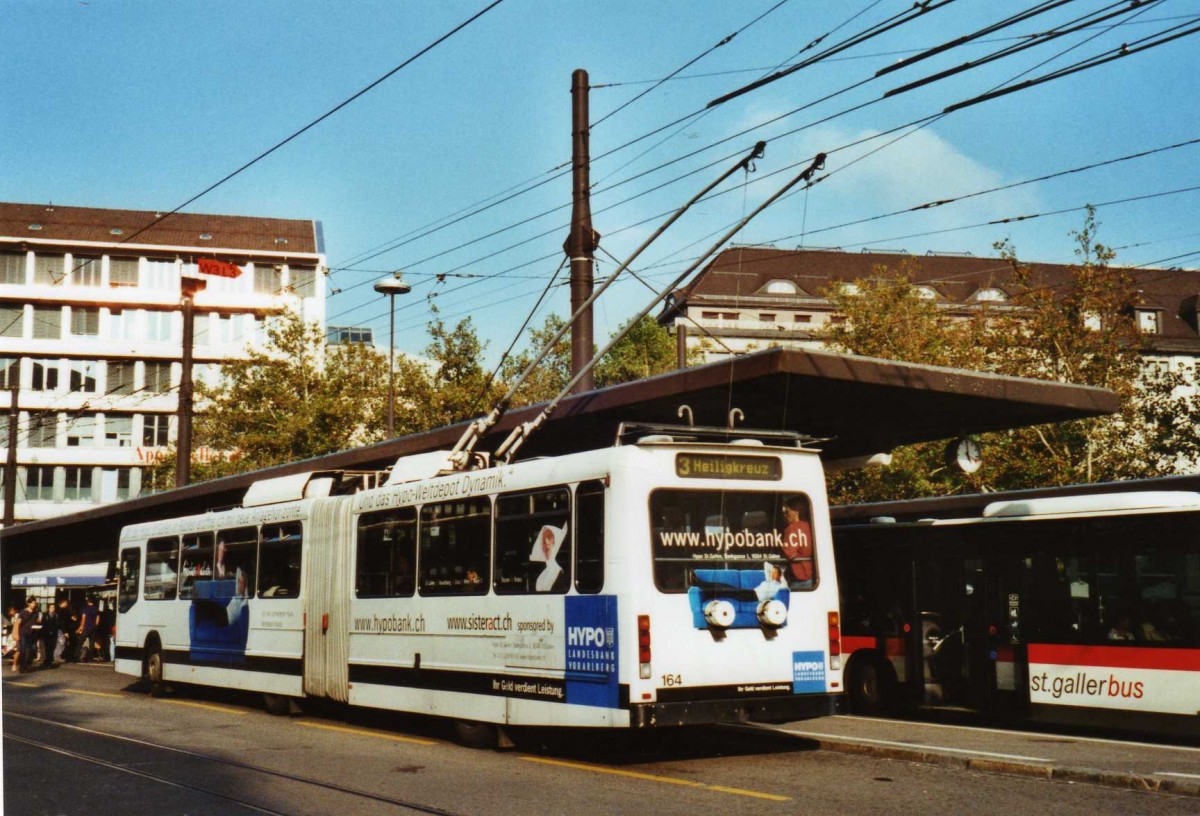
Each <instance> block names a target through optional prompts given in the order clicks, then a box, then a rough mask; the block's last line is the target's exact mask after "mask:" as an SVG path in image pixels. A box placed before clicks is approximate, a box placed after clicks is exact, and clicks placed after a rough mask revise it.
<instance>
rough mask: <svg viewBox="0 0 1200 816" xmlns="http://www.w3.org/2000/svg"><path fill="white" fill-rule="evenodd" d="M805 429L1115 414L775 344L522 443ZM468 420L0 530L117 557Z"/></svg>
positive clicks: (956, 374)
mask: <svg viewBox="0 0 1200 816" xmlns="http://www.w3.org/2000/svg"><path fill="white" fill-rule="evenodd" d="M682 405H687V406H689V407H690V408H691V410H692V416H693V418H694V422H695V424H696V425H707V426H718V427H725V426H726V425H727V424H728V422H729V417H730V414H731V412H732V410H733V409H735V408H737V409H740V410H741V412H742V414H743V416H744V419H741V420H739V421H738V425H739V426H743V427H747V428H767V429H773V430H788V431H797V432H799V433H802V434H805V435H808V436H812V437H817V438H820V439H824V440H826V441H824V442H822V443H820V444H819V445H818V446H819V447H820V448H821V450H822V457H823V458H824V459H826V460H827V461H832V460H840V459H849V458H854V457H859V456H869V455H872V454H875V453H882V452H887V451H890V450H891V449H892V448H894V447H897V446H900V445H906V444H911V443H914V442H922V441H929V440H936V439H947V438H952V437H957V436H961V435H965V434H977V433H983V432H986V431H996V430H1003V429H1007V428H1016V427H1023V426H1027V425H1038V424H1043V423H1048V422H1062V421H1067V420H1073V419H1082V418H1085V417H1094V416H1101V415H1104V414H1109V413H1113V412H1114V411H1116V410H1117V407H1118V403H1117V398H1116V396H1115V395H1114V394H1112V393H1111V392H1110V391H1107V390H1104V389H1099V388H1092V387H1088V386H1077V385H1066V384H1063V383H1056V382H1048V381H1042V380H1029V379H1023V378H1018V377H1003V376H999V375H994V374H986V373H978V372H970V371H963V370H959V369H949V368H939V367H935V366H926V365H918V364H913V363H901V362H895V361H891V360H879V359H873V358H868V357H857V356H853V355H844V354H833V353H826V352H816V351H807V350H796V349H780V348H776V349H768V350H766V351H762V352H757V353H754V354H747V355H744V356H740V357H733V358H730V359H728V360H724V361H720V362H716V363H711V364H709V365H705V366H700V367H697V368H689V369H685V370H681V371H675V372H671V373H669V374H663V375H660V376H657V377H651V378H649V379H645V380H638V381H635V382H630V383H624V384H621V385H615V386H611V387H609V388H602V389H598V390H596V391H588V392H585V393H583V394H577V395H573V396H571V397H569V398H567V399H566V400H564V401H563V402H562V404H561V405H560V406H559V408H558V410H557V411H556V412H555V413H554V415H553V416H552V417H551V418H550V419H549V420H548V421H547V423H546V424H545V426H544V427H543V428H542V429H541V430H540V431H539V432H538V433H536V434H535V435H533V436H532V437H531V438H530V440H529V441H528V442H527V443H526V444H525V446H524V447H523V448H522V449H521V453H520V456H521V458H530V457H534V456H554V455H560V454H564V453H570V452H573V451H580V450H589V449H593V448H597V447H606V446H609V445H612V444H613V441H614V439H615V435H616V432H617V428H618V426H619V425H620V423H622V422H639V423H653V424H681V423H683V422H685V420H681V419H680V418H679V408H680V406H682ZM538 411H539V406H536V405H535V406H529V407H526V408H521V409H516V410H513V411H511V412H509V413H508V414H507V415H506V416H505V417H504V418H503V419H502V420H501V421H500V423H499V424H498V425H497V426H496V427H495V428H494V429H492V431H491V432H490V433H489V434H488V435H487V436H486V437H484V439H483V440H481V442H480V445H479V446H478V449H479V450H491V449H494V448H495V447H496V446H497V445H498V444H499V442H500V441H501V440H502V439H503V438H504V437H505V436H507V434H508V432H509V431H510V430H511V429H512V428H514V427H515V426H516V425H517V424H518V423H521V422H525V421H528V420H530V419H532V418H533V417H534V416H535V415H536V414H537V412H538ZM465 428H466V423H460V424H458V425H452V426H448V427H443V428H438V429H435V430H432V431H426V432H423V433H418V434H413V435H410V436H404V437H399V438H396V439H390V440H387V441H385V442H380V443H377V444H374V445H369V446H366V447H362V448H355V449H352V450H346V451H339V452H337V453H333V454H329V455H326V456H320V457H316V458H313V459H307V460H303V461H299V462H292V463H289V464H286V465H279V466H276V467H272V468H268V469H265V470H261V471H255V472H252V473H245V474H239V475H237V476H229V477H225V478H222V479H215V480H212V481H209V482H202V483H200V484H194V485H189V486H187V487H183V488H176V489H174V490H168V491H164V492H161V493H155V494H152V495H149V496H142V497H140V498H136V499H132V500H130V501H126V502H121V503H118V504H111V505H105V506H103V507H97V508H93V509H89V510H85V511H83V512H79V513H72V514H70V515H66V516H60V517H58V518H54V519H47V520H43V521H36V522H30V523H28V524H20V525H17V526H14V527H13V528H11V529H8V530H4V531H2V532H0V548H2V549H0V555H2V556H3V561H4V572H5V574H6V575H11V574H12V573H14V572H18V571H30V570H41V569H48V568H51V567H55V566H61V565H67V564H73V563H79V562H83V561H95V560H98V559H107V558H112V557H114V555H115V552H116V547H117V540H118V536H119V533H120V529H121V528H122V527H124V526H125V525H127V524H133V523H137V522H141V521H148V520H152V519H160V518H171V517H174V516H181V515H189V514H193V513H201V512H204V511H206V510H210V509H213V508H218V507H228V506H233V505H238V504H240V503H241V501H242V496H243V494H244V493H245V491H246V488H247V487H249V485H250V484H252V483H253V482H255V481H258V480H260V479H265V478H272V477H276V476H286V475H290V474H293V473H301V472H308V471H317V470H374V469H383V468H387V467H390V466H391V465H392V464H394V463H395V461H396V460H397V459H398V458H399V457H401V456H406V455H412V454H416V453H423V452H427V451H434V450H446V449H449V448H451V447H453V446H454V444H455V442H456V441H457V440H458V439H459V437H460V436H461V435H462V433H463V431H464V429H465Z"/></svg>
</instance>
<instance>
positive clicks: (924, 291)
mask: <svg viewBox="0 0 1200 816" xmlns="http://www.w3.org/2000/svg"><path fill="white" fill-rule="evenodd" d="M913 291H914V292H915V293H916V295H917V297H919V298H920V299H921V300H937V299H938V293H937V290H936V289H934V288H933V287H932V286H914V287H913Z"/></svg>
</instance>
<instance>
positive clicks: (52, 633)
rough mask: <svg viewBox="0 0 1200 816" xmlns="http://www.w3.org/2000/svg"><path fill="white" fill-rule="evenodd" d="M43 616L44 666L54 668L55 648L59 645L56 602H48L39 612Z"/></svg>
mask: <svg viewBox="0 0 1200 816" xmlns="http://www.w3.org/2000/svg"><path fill="white" fill-rule="evenodd" d="M39 614H40V615H41V616H42V666H44V667H45V668H47V669H52V668H54V649H55V647H57V646H58V615H56V614H55V613H54V603H53V602H50V603H48V604H46V610H45V611H44V612H40V613H39Z"/></svg>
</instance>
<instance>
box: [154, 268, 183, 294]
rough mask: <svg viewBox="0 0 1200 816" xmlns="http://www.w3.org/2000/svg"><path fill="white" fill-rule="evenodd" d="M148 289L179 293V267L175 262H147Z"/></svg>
mask: <svg viewBox="0 0 1200 816" xmlns="http://www.w3.org/2000/svg"><path fill="white" fill-rule="evenodd" d="M146 288H147V289H157V290H160V291H164V292H178V291H179V267H178V266H176V264H175V262H174V261H146Z"/></svg>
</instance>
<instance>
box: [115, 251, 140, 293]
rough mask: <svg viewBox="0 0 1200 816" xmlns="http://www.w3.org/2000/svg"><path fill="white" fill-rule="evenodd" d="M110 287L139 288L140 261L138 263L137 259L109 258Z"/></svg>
mask: <svg viewBox="0 0 1200 816" xmlns="http://www.w3.org/2000/svg"><path fill="white" fill-rule="evenodd" d="M108 285H109V286H137V285H138V261H137V258H109V259H108Z"/></svg>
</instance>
